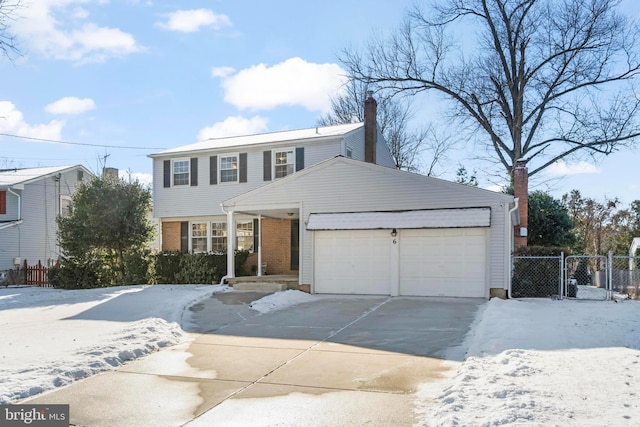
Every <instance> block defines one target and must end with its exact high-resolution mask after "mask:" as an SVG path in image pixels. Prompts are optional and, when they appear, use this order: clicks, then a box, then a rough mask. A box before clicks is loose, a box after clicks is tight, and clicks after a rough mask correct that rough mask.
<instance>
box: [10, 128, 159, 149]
mask: <svg viewBox="0 0 640 427" xmlns="http://www.w3.org/2000/svg"><path fill="white" fill-rule="evenodd" d="M0 135H1V136H8V137H11V138H20V139H29V140H32V141H41V142H54V143H56V144H68V145H84V146H87V147H104V148H123V149H127V150H164V149H165V147H131V146H125V145H105V144H89V143H86V142H69V141H59V140H56V139H47V138H35V137H32V136H21V135H13V134H10V133H3V132H0Z"/></svg>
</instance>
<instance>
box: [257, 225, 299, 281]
mask: <svg viewBox="0 0 640 427" xmlns="http://www.w3.org/2000/svg"><path fill="white" fill-rule="evenodd" d="M262 262H266V263H267V274H298V270H291V220H288V219H275V218H263V219H262Z"/></svg>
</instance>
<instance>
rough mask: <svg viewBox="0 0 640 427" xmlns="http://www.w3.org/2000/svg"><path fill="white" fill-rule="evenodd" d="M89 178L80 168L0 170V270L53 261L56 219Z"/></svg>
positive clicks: (82, 168)
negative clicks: (83, 182) (26, 262)
mask: <svg viewBox="0 0 640 427" xmlns="http://www.w3.org/2000/svg"><path fill="white" fill-rule="evenodd" d="M91 177H93V174H92V173H91V172H89V170H87V169H86V168H85V167H84V166H81V165H75V166H56V167H42V168H29V169H17V168H16V169H5V170H0V271H2V270H8V269H12V268H14V267H15V266H16V265H17V264H20V263H21V262H22V261H24V260H27V261H28V262H29V263H33V264H35V263H37V262H38V261H40V262H41V263H42V264H44V265H47V264H49V265H50V264H51V263H53V262H55V261H57V259H58V257H59V256H60V247H59V246H58V241H57V232H58V226H57V222H56V218H57V216H58V215H64V214H65V212H67V210H68V208H69V206H70V204H71V196H72V195H73V193H74V192H75V190H76V188H77V187H78V185H79V184H80V183H81V182H82V181H84V180H86V179H90V178H91Z"/></svg>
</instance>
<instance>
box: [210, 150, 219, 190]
mask: <svg viewBox="0 0 640 427" xmlns="http://www.w3.org/2000/svg"><path fill="white" fill-rule="evenodd" d="M217 183H218V156H211V157H209V184H211V185H216V184H217Z"/></svg>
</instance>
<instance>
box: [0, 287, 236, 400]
mask: <svg viewBox="0 0 640 427" xmlns="http://www.w3.org/2000/svg"><path fill="white" fill-rule="evenodd" d="M224 290H225V289H224V288H223V287H219V286H202V285H197V286H196V285H156V286H126V287H121V288H103V289H86V290H61V289H48V288H5V289H0V327H1V328H2V344H1V345H2V351H1V353H0V404H6V403H11V402H15V401H16V400H19V399H24V398H27V397H29V396H33V395H35V394H38V393H41V392H43V391H46V390H49V389H52V388H55V387H60V386H62V385H65V384H68V383H69V382H72V381H74V380H76V379H79V378H84V377H86V376H89V375H94V374H97V373H99V372H103V371H106V370H110V369H114V368H116V367H118V366H120V365H122V364H123V363H125V362H127V361H129V360H132V359H135V358H137V357H140V356H143V355H145V354H148V353H150V352H153V351H157V350H158V349H160V348H163V347H167V346H170V345H174V344H177V343H179V342H181V341H183V340H184V337H185V334H184V332H183V331H182V329H181V328H180V325H184V324H185V323H187V322H189V318H190V316H189V311H188V307H189V306H191V305H192V304H193V303H194V302H196V301H199V300H200V299H202V298H205V297H207V296H209V295H211V294H213V293H214V292H220V291H224Z"/></svg>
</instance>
